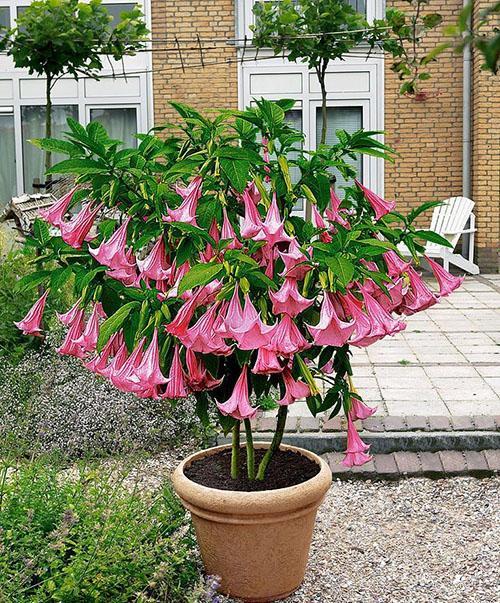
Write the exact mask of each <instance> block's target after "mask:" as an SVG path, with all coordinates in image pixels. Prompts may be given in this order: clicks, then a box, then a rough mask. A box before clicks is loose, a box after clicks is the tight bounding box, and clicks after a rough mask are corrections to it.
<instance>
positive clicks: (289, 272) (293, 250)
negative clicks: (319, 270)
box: [280, 238, 311, 281]
mask: <svg viewBox="0 0 500 603" xmlns="http://www.w3.org/2000/svg"><path fill="white" fill-rule="evenodd" d="M280 256H281V259H282V260H283V262H284V264H285V270H284V272H282V273H281V276H289V277H291V278H294V279H296V280H298V281H301V280H302V279H303V278H304V277H305V275H306V274H307V273H308V272H309V270H311V266H309V265H308V264H305V263H304V262H307V257H306V256H305V255H304V254H303V253H302V251H301V250H300V247H299V244H298V242H297V239H295V238H293V239H292V241H291V242H290V245H289V246H288V251H287V252H286V253H285V252H282V251H280Z"/></svg>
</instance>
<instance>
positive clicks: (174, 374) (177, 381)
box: [161, 345, 188, 400]
mask: <svg viewBox="0 0 500 603" xmlns="http://www.w3.org/2000/svg"><path fill="white" fill-rule="evenodd" d="M185 378H186V376H185V374H184V370H183V369H182V364H181V358H180V355H179V346H178V345H176V346H175V349H174V355H173V358H172V364H171V366H170V373H169V375H168V381H167V387H166V388H165V393H163V394H162V395H161V397H162V398H167V399H169V400H176V399H177V398H187V395H188V391H187V389H186V381H185Z"/></svg>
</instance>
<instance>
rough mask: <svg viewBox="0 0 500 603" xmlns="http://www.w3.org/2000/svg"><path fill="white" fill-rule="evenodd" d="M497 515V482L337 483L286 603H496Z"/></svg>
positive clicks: (499, 570) (499, 577) (499, 594)
mask: <svg viewBox="0 0 500 603" xmlns="http://www.w3.org/2000/svg"><path fill="white" fill-rule="evenodd" d="M499 510H500V478H491V479H483V480H479V479H474V478H454V479H443V480H429V479H425V478H422V479H407V480H403V481H400V482H381V481H379V482H363V481H336V482H334V483H333V485H332V487H331V490H330V492H329V493H328V495H327V497H326V499H325V501H324V503H323V505H322V507H321V509H320V511H319V514H318V522H317V526H316V530H315V534H314V540H313V544H312V550H311V554H310V558H309V559H310V560H309V567H308V572H307V575H306V580H305V582H304V584H303V585H302V587H301V588H300V589H299V590H298V591H297V592H296V593H295V594H294V595H293V596H291V597H289V598H288V599H287V600H286V603H330V602H332V603H357V602H363V603H431V602H432V603H455V602H456V603H476V602H477V603H494V602H495V601H499V600H500V521H499V519H500V517H499V515H500V513H499ZM284 562H285V563H286V560H284ZM228 601H230V600H229V599H228Z"/></svg>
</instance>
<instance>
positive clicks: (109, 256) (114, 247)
mask: <svg viewBox="0 0 500 603" xmlns="http://www.w3.org/2000/svg"><path fill="white" fill-rule="evenodd" d="M129 223H130V217H128V218H127V219H126V220H124V222H123V224H122V225H121V226H120V227H118V228H117V229H116V230H115V232H114V233H113V234H112V235H111V237H110V238H109V239H108V240H107V241H103V242H102V243H101V244H100V245H99V247H95V248H92V247H89V253H90V255H91V256H92V257H93V258H94V259H95V260H97V261H98V262H99V264H102V265H103V266H109V267H110V268H112V269H118V270H119V269H127V268H133V267H134V262H132V261H131V260H132V257H131V255H130V253H129V254H128V256H127V251H126V244H127V227H128V225H129Z"/></svg>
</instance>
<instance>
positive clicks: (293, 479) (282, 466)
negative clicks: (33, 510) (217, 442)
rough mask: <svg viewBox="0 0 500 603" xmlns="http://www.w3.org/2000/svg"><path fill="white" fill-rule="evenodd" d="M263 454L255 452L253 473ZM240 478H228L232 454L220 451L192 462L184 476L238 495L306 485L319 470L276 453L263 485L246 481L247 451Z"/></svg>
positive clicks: (299, 457) (298, 457) (285, 452)
mask: <svg viewBox="0 0 500 603" xmlns="http://www.w3.org/2000/svg"><path fill="white" fill-rule="evenodd" d="M264 453H265V450H262V449H257V450H255V470H256V471H257V469H258V466H259V462H260V460H261V459H262V457H263V456H264ZM239 466H240V475H239V477H238V478H237V479H233V478H232V477H231V450H222V451H221V452H217V453H216V454H212V455H210V456H206V457H204V458H202V459H198V460H196V461H193V462H192V463H191V465H189V467H186V469H184V474H185V475H186V477H188V478H189V479H190V480H192V481H193V482H196V483H197V484H201V485H202V486H207V487H208V488H216V489H218V490H237V491H238V492H262V491H263V490H276V489H279V488H287V487H288V486H296V485H297V484H301V483H302V482H306V481H307V480H308V479H311V478H312V477H314V476H315V475H317V474H318V473H319V470H320V467H319V465H318V464H317V463H315V462H314V461H311V459H308V458H307V457H305V456H303V455H302V454H298V453H297V452H292V451H291V450H277V451H276V452H275V453H274V455H273V457H272V459H271V461H270V463H269V465H268V466H267V471H266V476H265V478H264V480H263V481H259V480H249V479H248V477H247V466H246V449H245V448H242V449H241V450H240V463H239Z"/></svg>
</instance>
